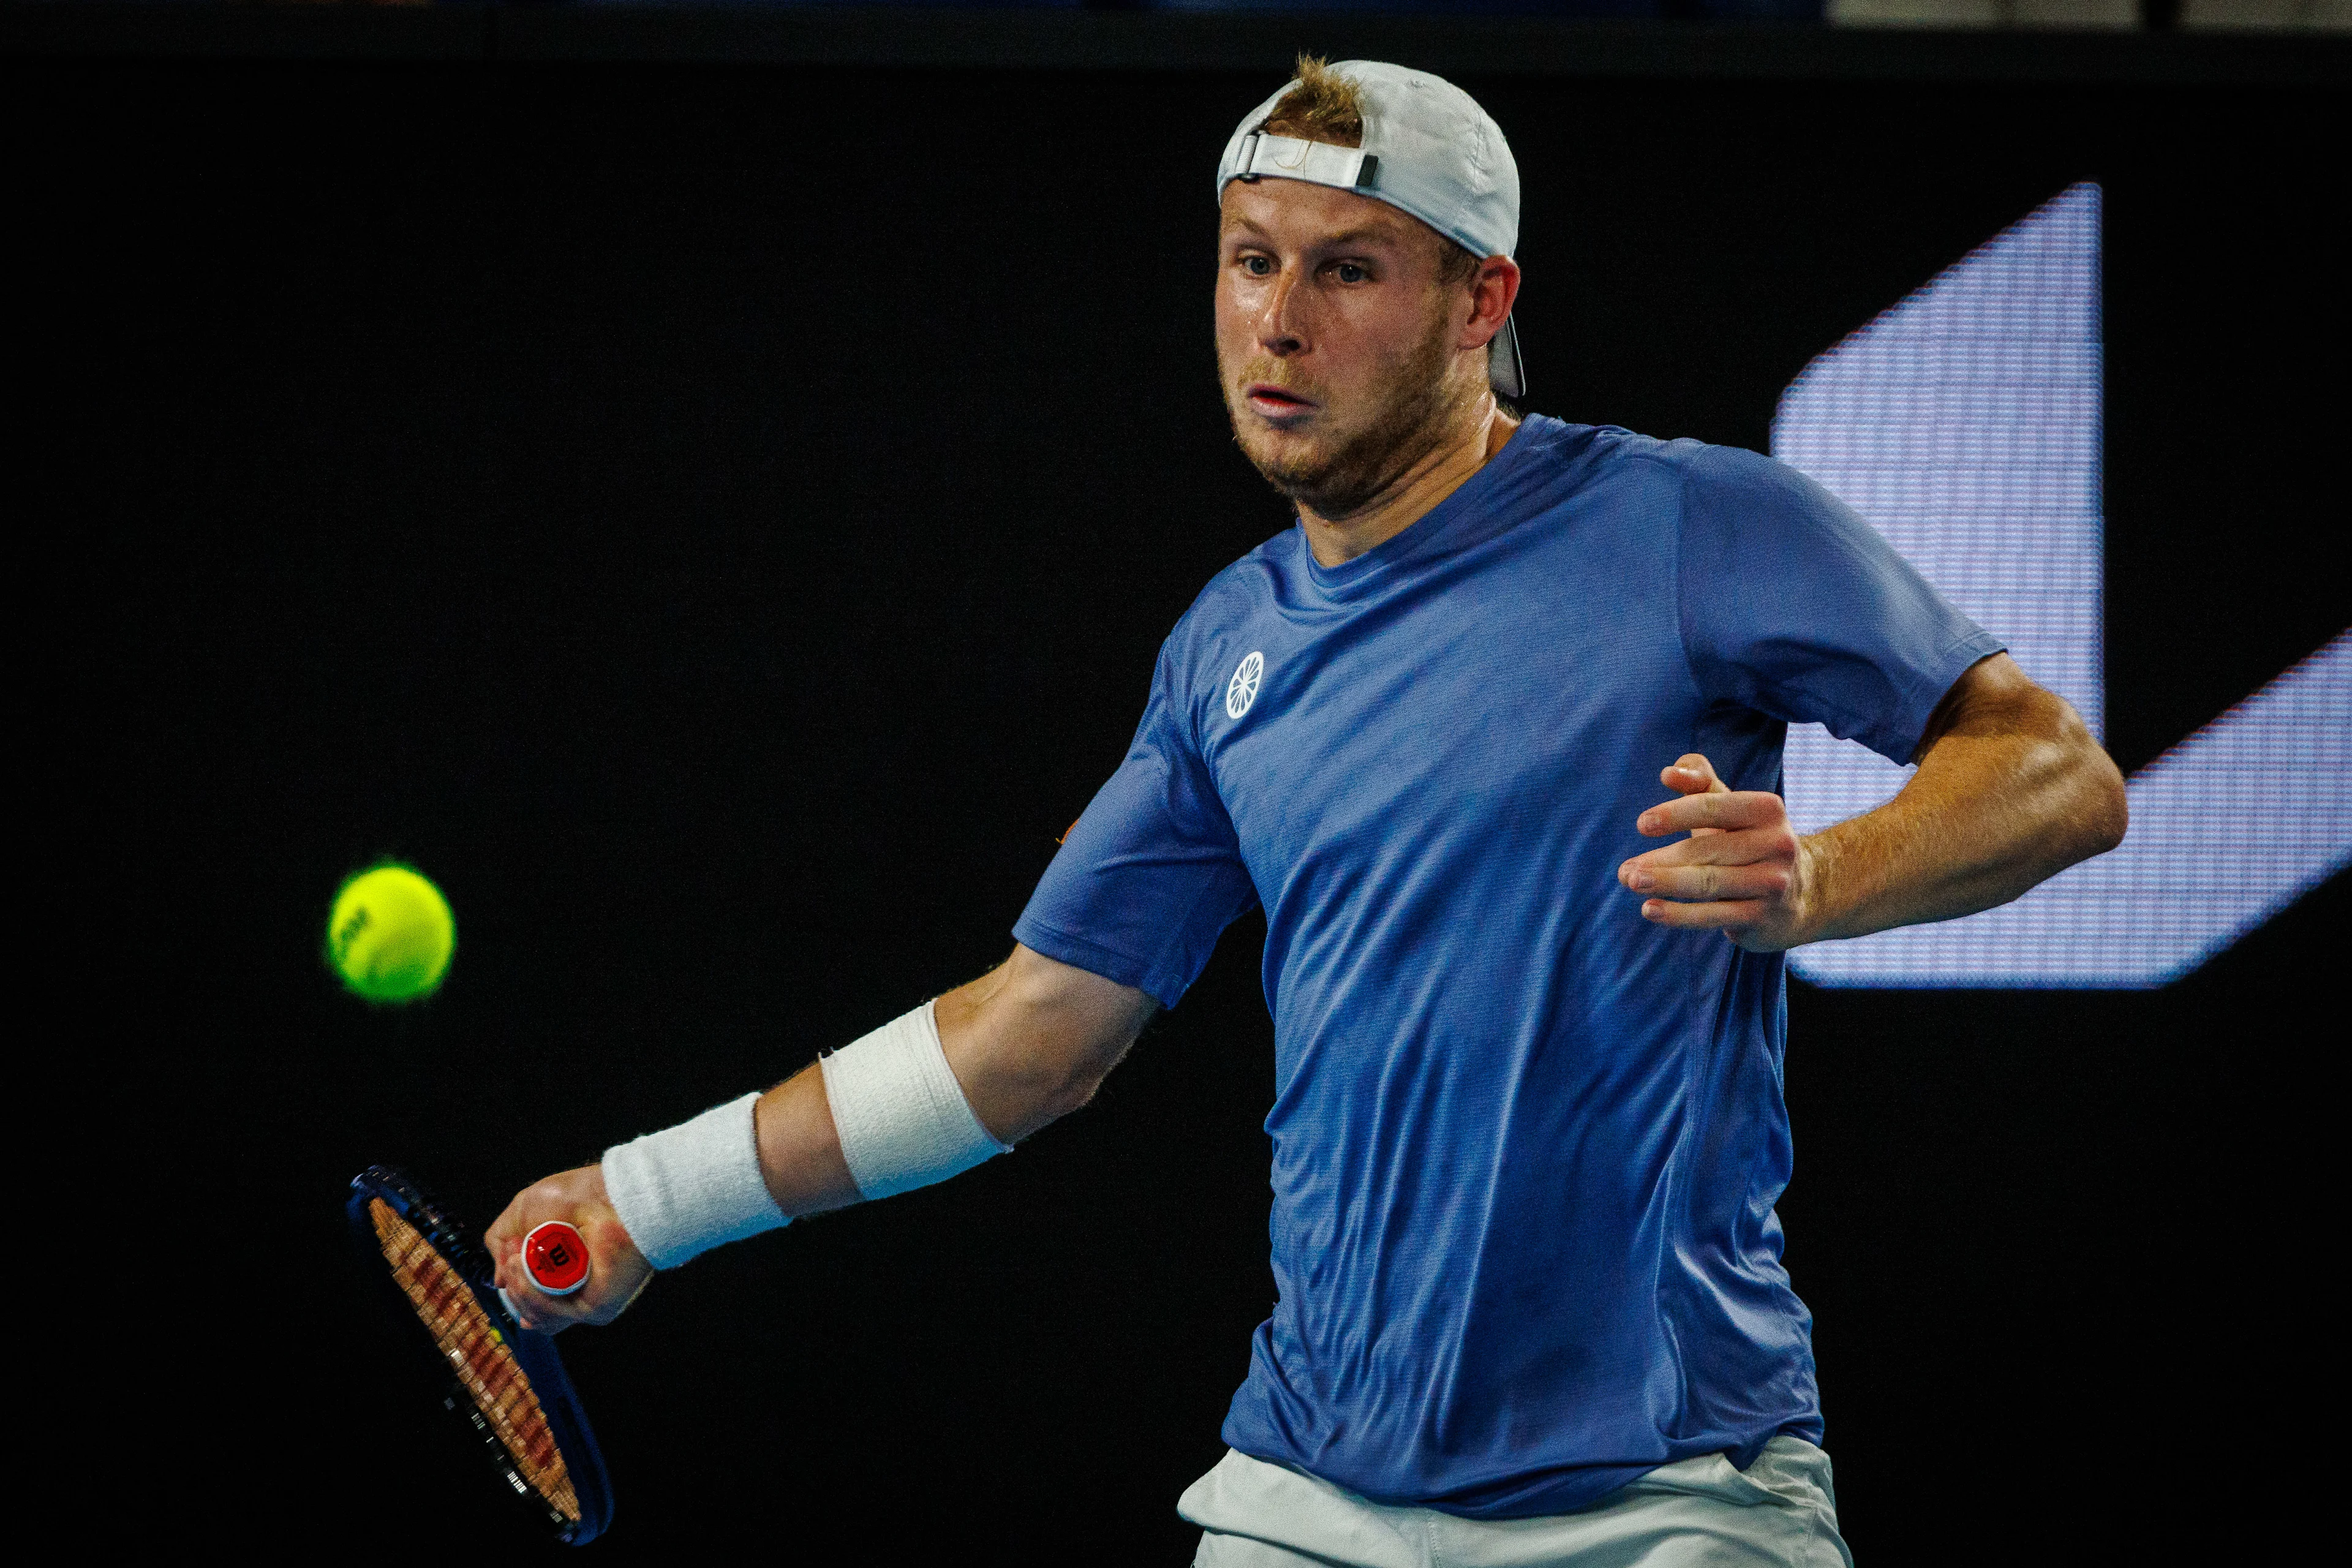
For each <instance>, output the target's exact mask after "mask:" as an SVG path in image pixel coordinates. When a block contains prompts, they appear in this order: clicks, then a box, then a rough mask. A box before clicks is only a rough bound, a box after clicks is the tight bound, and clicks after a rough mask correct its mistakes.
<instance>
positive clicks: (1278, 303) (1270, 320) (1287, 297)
mask: <svg viewBox="0 0 2352 1568" xmlns="http://www.w3.org/2000/svg"><path fill="white" fill-rule="evenodd" d="M1295 278H1296V274H1294V273H1293V272H1292V271H1291V270H1290V269H1289V268H1283V270H1282V273H1281V275H1280V276H1279V277H1277V278H1276V279H1275V280H1274V287H1273V288H1271V289H1267V290H1266V291H1265V307H1264V308H1263V309H1262V310H1259V312H1258V318H1257V341H1258V346H1259V347H1260V348H1263V349H1264V350H1265V352H1266V353H1270V354H1272V355H1273V356H1274V357H1275V358H1276V359H1288V358H1289V357H1290V356H1291V355H1293V354H1296V353H1300V352H1302V351H1304V350H1305V348H1306V347H1307V340H1306V339H1305V338H1304V337H1303V336H1302V335H1301V334H1300V330H1299V321H1298V310H1297V304H1296V301H1295V295H1296V293H1297V284H1296V282H1295V280H1294V279H1295Z"/></svg>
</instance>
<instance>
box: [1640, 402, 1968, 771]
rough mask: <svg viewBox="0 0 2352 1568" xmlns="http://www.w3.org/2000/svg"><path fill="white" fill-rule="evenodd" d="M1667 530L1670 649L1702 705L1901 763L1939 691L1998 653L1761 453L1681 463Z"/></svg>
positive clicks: (1848, 513)
mask: <svg viewBox="0 0 2352 1568" xmlns="http://www.w3.org/2000/svg"><path fill="white" fill-rule="evenodd" d="M1680 526H1681V530H1682V533H1681V540H1680V552H1679V559H1678V562H1677V574H1678V580H1679V581H1678V592H1679V597H1680V607H1681V616H1682V634H1683V650H1684V652H1685V655H1686V656H1687V657H1688V658H1689V661H1690V668H1691V675H1692V678H1693V679H1695V680H1696V682H1697V683H1698V687H1699V689H1700V692H1701V693H1702V694H1703V695H1704V696H1705V697H1706V698H1707V699H1708V700H1714V701H1730V702H1736V703H1738V704H1740V705H1741V706H1743V707H1747V708H1751V709H1754V710H1757V711H1759V712H1762V713H1768V714H1769V715H1771V716H1772V717H1774V718H1776V719H1781V720H1785V721H1788V722H1790V723H1807V722H1812V723H1819V724H1822V725H1823V726H1825V727H1826V728H1827V729H1828V730H1829V731H1830V733H1832V734H1833V735H1837V736H1839V737H1841V738H1843V739H1846V740H1853V741H1859V742H1862V743H1863V744H1864V745H1865V746H1868V747H1869V748H1870V749H1871V750H1872V751H1874V752H1878V753H1879V754H1880V755H1881V756H1884V757H1886V758H1889V759H1890V760H1892V761H1894V762H1897V763H1907V762H1909V761H1911V758H1912V754H1913V753H1914V752H1916V751H1917V750H1918V746H1919V738H1920V736H1921V735H1922V734H1924V733H1925V732H1926V731H1927V721H1928V719H1929V718H1931V717H1932V716H1933V715H1934V713H1935V711H1936V705H1937V703H1938V702H1940V701H1941V700H1943V697H1944V693H1945V692H1947V691H1948V690H1950V689H1951V687H1952V683H1953V682H1954V681H1956V680H1958V679H1959V678H1960V676H1961V675H1962V674H1963V673H1964V672H1965V671H1966V670H1967V669H1968V668H1969V666H1970V665H1972V664H1974V663H1976V662H1977V661H1978V660H1979V659H1980V658H1984V657H1985V656H1986V655H1987V654H1992V653H1999V652H2000V651H2001V646H2002V645H2001V643H2000V639H1999V638H1998V637H1993V636H1992V635H1991V634H1990V633H1989V632H1987V631H1986V630H1985V629H1984V628H1983V627H1981V626H1978V625H1977V624H1976V623H1975V622H1974V621H1971V620H1970V619H1969V618H1968V616H1964V615H1962V614H1960V612H1959V611H1958V609H1956V608H1954V607H1953V605H1952V604H1951V603H1950V601H1948V600H1947V599H1946V598H1945V597H1944V596H1943V595H1941V594H1939V593H1937V591H1936V589H1935V587H1934V585H1933V584H1930V583H1928V581H1927V579H1926V578H1924V577H1922V576H1920V575H1919V574H1918V572H1917V571H1916V569H1914V568H1913V566H1912V565H1911V563H1909V562H1907V561H1906V560H1904V559H1903V557H1902V556H1901V555H1899V554H1897V553H1896V552H1895V547H1894V546H1893V545H1891V544H1889V543H1888V542H1886V540H1885V536H1883V535H1882V534H1880V533H1879V531H1877V530H1876V529H1874V528H1873V527H1871V526H1870V525H1869V524H1868V523H1866V522H1864V521H1863V520H1862V519H1861V518H1860V517H1859V516H1857V515H1855V513H1854V511H1853V509H1852V508H1850V507H1848V506H1847V505H1846V504H1845V503H1844V502H1843V501H1841V500H1838V499H1837V498H1836V497H1835V496H1833V495H1832V494H1830V493H1829V491H1827V490H1826V489H1822V487H1821V486H1820V485H1818V484H1816V483H1815V482H1814V481H1813V480H1811V479H1808V478H1806V477H1805V476H1804V475H1802V474H1801V473H1799V472H1797V471H1796V470H1795V469H1794V468H1789V467H1788V466H1787V465H1785V464H1782V463H1778V462H1775V461H1773V460H1772V459H1771V458H1765V457H1759V456H1758V455H1757V454H1756V453H1754V452H1743V451H1740V450H1738V449H1737V448H1735V447H1709V448H1707V449H1706V451H1705V452H1704V453H1702V454H1701V455H1700V456H1699V457H1697V458H1694V459H1693V460H1692V461H1691V463H1690V465H1689V467H1688V468H1685V470H1684V474H1683V506H1682V520H1681V525H1680Z"/></svg>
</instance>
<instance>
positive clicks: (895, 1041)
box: [817, 1002, 1012, 1198]
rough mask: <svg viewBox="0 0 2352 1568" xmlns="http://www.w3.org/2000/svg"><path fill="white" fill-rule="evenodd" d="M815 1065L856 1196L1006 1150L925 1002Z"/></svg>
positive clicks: (916, 1182)
mask: <svg viewBox="0 0 2352 1568" xmlns="http://www.w3.org/2000/svg"><path fill="white" fill-rule="evenodd" d="M817 1067H818V1068H819V1070H821V1071H822V1072H823V1073H824V1098H825V1103H826V1104H828V1105H830V1106H831V1107H832V1108H833V1125H834V1130H835V1131H836V1132H838V1133H839V1134H840V1136H841V1153H842V1158H843V1159H845V1160H846V1161H847V1162H848V1163H849V1174H850V1179H851V1180H853V1181H855V1182H856V1184H857V1191H858V1194H859V1195H860V1196H863V1197H867V1198H887V1197H888V1196H890V1195H891V1194H894V1193H903V1192H908V1191H911V1190H912V1189H914V1188H916V1187H927V1186H929V1185H930V1184H932V1183H933V1182H944V1181H946V1180H947V1179H948V1178H949V1177H950V1176H952V1175H956V1174H958V1173H961V1172H964V1171H969V1170H971V1168H972V1167H973V1166H974V1165H977V1164H979V1163H981V1162H982V1160H986V1159H990V1158H992V1157H993V1156H995V1155H998V1154H1003V1153H1009V1152H1011V1151H1012V1145H1011V1144H1009V1143H1000V1142H997V1141H996V1140H995V1139H994V1138H993V1137H992V1136H990V1134H989V1131H988V1129H987V1128H985V1127H983V1126H982V1125H981V1124H980V1118H979V1117H977V1116H975V1115H973V1114H972V1110H971V1102H970V1101H969V1100H965V1099H964V1097H963V1086H962V1085H961V1084H959V1083H958V1082H956V1076H955V1070H954V1069H953V1068H950V1067H949V1066H948V1056H947V1052H946V1051H944V1050H942V1049H941V1048H940V1029H939V1025H938V1023H937V1022H936V1021H934V1019H933V1018H932V1016H931V1005H930V1004H929V1002H926V1003H924V1004H923V1005H921V1006H919V1007H918V1008H916V1009H915V1010H914V1011H913V1012H911V1013H908V1014H906V1015H905V1016H901V1017H898V1018H893V1019H892V1020H891V1021H890V1022H888V1023H887V1024H885V1025H883V1026H881V1027H880V1028H878V1029H877V1030H875V1031H874V1032H873V1033H872V1034H870V1035H867V1036H866V1037H864V1038H862V1039H857V1040H853V1041H851V1042H850V1043H849V1044H848V1045H845V1046H844V1047H841V1049H839V1050H837V1051H834V1052H831V1053H829V1054H827V1055H825V1056H822V1057H819V1058H817Z"/></svg>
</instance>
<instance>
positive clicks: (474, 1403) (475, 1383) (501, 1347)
mask: <svg viewBox="0 0 2352 1568" xmlns="http://www.w3.org/2000/svg"><path fill="white" fill-rule="evenodd" d="M346 1207H347V1210H348V1212H349V1213H350V1215H351V1222H352V1235H353V1237H354V1239H355V1240H356V1241H357V1242H358V1244H359V1247H360V1248H361V1251H362V1254H363V1256H364V1258H365V1259H366V1267H367V1268H368V1270H369V1271H370V1272H371V1273H372V1274H373V1275H374V1276H375V1277H377V1278H378V1279H382V1280H383V1292H384V1293H385V1300H388V1301H389V1302H390V1303H392V1304H393V1305H394V1308H395V1309H396V1311H397V1313H398V1314H399V1315H401V1316H403V1317H404V1319H406V1320H407V1321H413V1322H414V1323H415V1324H416V1325H417V1328H418V1329H421V1330H422V1332H421V1333H419V1332H416V1331H411V1330H406V1329H404V1337H405V1338H407V1339H408V1340H409V1341H410V1342H412V1343H413V1344H414V1345H415V1347H416V1353H417V1357H418V1359H419V1361H420V1362H421V1361H423V1360H424V1358H425V1356H426V1355H427V1354H428V1353H429V1354H430V1356H431V1357H432V1359H433V1361H434V1362H435V1363H437V1364H438V1365H439V1368H440V1370H441V1372H442V1373H444V1374H445V1375H446V1374H454V1380H453V1381H452V1382H451V1383H450V1384H449V1385H448V1389H447V1392H446V1393H445V1394H443V1395H442V1400H441V1403H442V1405H443V1407H444V1408H446V1409H447V1410H449V1411H450V1412H452V1413H453V1414H455V1415H457V1416H458V1417H459V1418H460V1419H461V1420H463V1421H464V1422H465V1423H466V1424H467V1426H469V1427H471V1428H472V1430H473V1433H474V1436H475V1438H476V1439H477V1441H478V1443H479V1445H480V1447H481V1449H482V1451H483V1453H484V1454H485V1455H486V1456H487V1457H488V1459H489V1460H490V1463H491V1465H492V1466H493V1467H494V1468H495V1470H496V1472H497V1474H498V1475H499V1478H500V1479H502V1480H503V1481H504V1482H505V1484H506V1487H507V1489H509V1491H511V1492H513V1493H514V1495H515V1496H517V1497H518V1498H520V1499H521V1500H523V1501H524V1502H526V1503H528V1504H530V1506H531V1507H532V1508H533V1509H534V1510H536V1511H537V1512H538V1514H539V1515H540V1517H541V1520H542V1521H544V1522H545V1523H546V1525H547V1527H548V1528H549V1530H550V1531H551V1532H552V1533H553V1534H554V1536H555V1538H556V1539H557V1540H558V1541H561V1542H567V1543H568V1544H570V1545H573V1546H583V1545H585V1544H586V1543H587V1542H591V1541H593V1540H594V1539H595V1538H596V1537H597V1536H599V1535H601V1534H603V1533H604V1529H605V1527H606V1526H607V1525H609V1524H611V1523H612V1521H613V1489H612V1483H611V1481H610V1479H608V1478H607V1477H606V1475H605V1474H604V1456H603V1455H602V1454H600V1453H598V1452H597V1451H596V1436H595V1434H594V1433H593V1432H592V1431H590V1430H589V1427H588V1415H587V1413H586V1412H585V1411H584V1410H583V1409H582V1408H581V1406H580V1396H579V1395H578V1394H575V1393H573V1392H572V1380H571V1379H570V1378H569V1377H567V1376H566V1375H564V1371H563V1360H562V1357H561V1356H559V1355H557V1354H556V1352H555V1342H554V1341H553V1340H552V1339H551V1338H550V1337H548V1336H547V1335H545V1334H533V1333H526V1332H524V1331H522V1330H521V1329H520V1328H518V1327H517V1326H516V1323H515V1318H514V1312H513V1310H512V1309H511V1307H509V1305H508V1304H507V1302H506V1301H505V1300H503V1292H501V1291H500V1290H499V1289H498V1287H497V1285H496V1283H495V1281H494V1279H493V1277H492V1270H491V1268H490V1264H489V1261H488V1258H485V1257H484V1256H483V1254H482V1251H481V1249H480V1247H478V1246H477V1245H476V1244H475V1242H474V1241H473V1239H472V1237H470V1236H468V1235H467V1232H466V1230H465V1229H464V1227H463V1226H460V1225H458V1224H457V1221H455V1220H453V1219H451V1218H450V1217H449V1216H448V1215H446V1213H444V1212H443V1211H442V1209H441V1208H440V1207H439V1206H438V1205H436V1204H435V1203H434V1202H433V1201H432V1200H431V1199H430V1198H427V1197H426V1196H425V1194H423V1193H422V1192H421V1191H419V1190H418V1189H417V1187H416V1185H415V1184H414V1183H413V1182H411V1181H410V1180H409V1179H408V1178H407V1177H406V1176H404V1175H403V1174H401V1173H399V1172H398V1171H395V1170H393V1169H391V1168H390V1167H389V1166H384V1165H371V1166H369V1167H368V1168H367V1169H366V1170H364V1171H362V1172H361V1173H359V1174H358V1175H356V1176H354V1177H352V1195H351V1201H350V1202H349V1204H348V1205H346ZM523 1262H524V1267H525V1268H529V1269H530V1272H531V1278H532V1279H533V1280H534V1281H536V1282H540V1283H541V1284H542V1286H543V1287H545V1288H547V1289H550V1290H551V1293H554V1294H569V1293H570V1292H571V1291H572V1290H576V1289H579V1288H580V1287H581V1286H582V1285H583V1284H585V1283H586V1282H587V1278H588V1260H587V1254H586V1251H585V1249H584V1248H583V1247H581V1245H580V1237H579V1233H578V1232H577V1231H574V1230H572V1227H571V1226H564V1225H547V1226H538V1227H537V1228H535V1229H534V1230H533V1231H532V1232H531V1234H530V1237H527V1238H526V1239H525V1243H524V1248H523Z"/></svg>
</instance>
